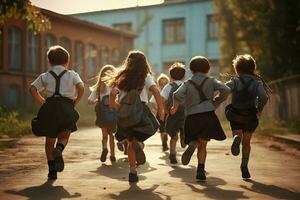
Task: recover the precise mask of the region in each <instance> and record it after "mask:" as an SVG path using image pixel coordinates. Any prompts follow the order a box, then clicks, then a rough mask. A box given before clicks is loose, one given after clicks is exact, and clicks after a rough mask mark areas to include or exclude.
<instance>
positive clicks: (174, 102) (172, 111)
mask: <svg viewBox="0 0 300 200" xmlns="http://www.w3.org/2000/svg"><path fill="white" fill-rule="evenodd" d="M178 107H179V101H178V100H176V99H173V106H172V108H171V110H170V114H171V115H174V114H175V113H176V112H177V110H178Z"/></svg>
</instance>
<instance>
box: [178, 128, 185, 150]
mask: <svg viewBox="0 0 300 200" xmlns="http://www.w3.org/2000/svg"><path fill="white" fill-rule="evenodd" d="M179 137H180V146H181V148H185V147H186V144H185V142H184V140H185V135H184V132H183V131H182V130H181V131H180V133H179Z"/></svg>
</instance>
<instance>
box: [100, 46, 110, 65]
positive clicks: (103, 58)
mask: <svg viewBox="0 0 300 200" xmlns="http://www.w3.org/2000/svg"><path fill="white" fill-rule="evenodd" d="M99 58H100V62H99V63H100V66H101V67H103V66H104V65H107V64H108V49H107V47H102V48H101V49H100V56H99Z"/></svg>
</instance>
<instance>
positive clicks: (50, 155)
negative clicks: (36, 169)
mask: <svg viewBox="0 0 300 200" xmlns="http://www.w3.org/2000/svg"><path fill="white" fill-rule="evenodd" d="M55 141H56V138H49V137H46V142H45V151H46V156H47V160H54V145H55Z"/></svg>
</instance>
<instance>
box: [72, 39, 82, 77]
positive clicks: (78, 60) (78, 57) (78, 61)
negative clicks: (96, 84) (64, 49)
mask: <svg viewBox="0 0 300 200" xmlns="http://www.w3.org/2000/svg"><path fill="white" fill-rule="evenodd" d="M74 52H75V57H74V67H75V71H77V72H78V73H79V74H80V75H81V74H82V69H83V44H82V42H79V41H76V42H75V49H74Z"/></svg>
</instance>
